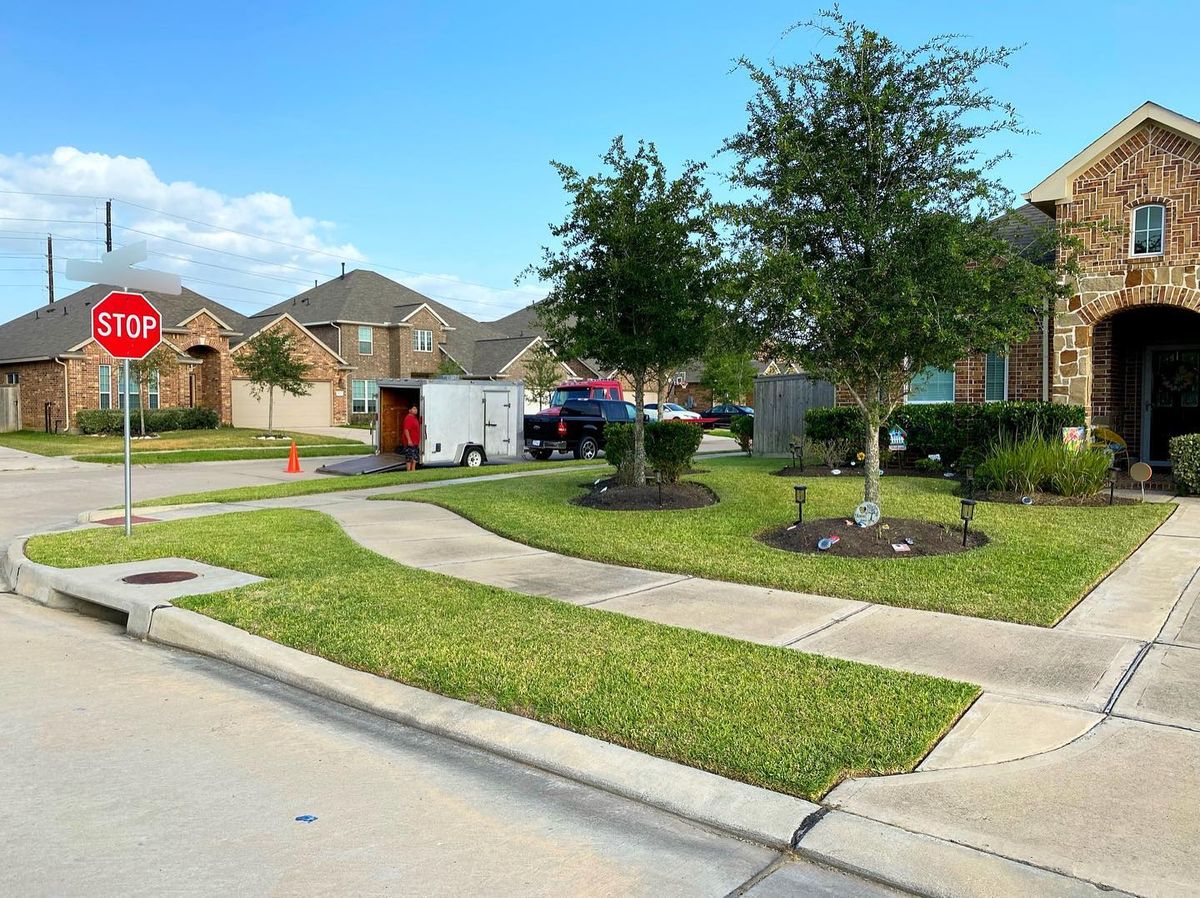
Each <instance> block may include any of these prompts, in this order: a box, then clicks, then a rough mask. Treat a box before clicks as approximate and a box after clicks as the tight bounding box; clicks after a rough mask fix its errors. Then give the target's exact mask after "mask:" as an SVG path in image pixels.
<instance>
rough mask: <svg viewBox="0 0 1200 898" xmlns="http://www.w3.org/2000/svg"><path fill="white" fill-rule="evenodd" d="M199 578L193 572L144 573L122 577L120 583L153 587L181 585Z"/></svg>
mask: <svg viewBox="0 0 1200 898" xmlns="http://www.w3.org/2000/svg"><path fill="white" fill-rule="evenodd" d="M199 576H200V575H199V574H197V573H195V572H194V571H146V572H145V573H142V574H130V575H129V576H128V577H122V578H121V582H122V583H131V584H133V585H134V586H153V585H155V584H159V583H182V582H183V581H185V580H195V579H196V578H197V577H199Z"/></svg>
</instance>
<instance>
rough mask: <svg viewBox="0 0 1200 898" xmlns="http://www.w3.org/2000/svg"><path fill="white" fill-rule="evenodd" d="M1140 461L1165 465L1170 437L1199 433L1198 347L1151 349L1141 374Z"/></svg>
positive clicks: (1199, 361)
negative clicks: (1142, 386)
mask: <svg viewBox="0 0 1200 898" xmlns="http://www.w3.org/2000/svg"><path fill="white" fill-rule="evenodd" d="M1143 381H1144V390H1143V393H1144V395H1143V406H1142V407H1143V409H1144V416H1143V418H1142V458H1143V459H1145V460H1146V461H1148V462H1150V463H1151V464H1167V463H1169V461H1170V458H1171V451H1170V441H1171V437H1174V436H1179V435H1180V434H1184V433H1200V347H1197V346H1173V347H1150V348H1148V349H1147V350H1146V370H1145V372H1144V375H1143Z"/></svg>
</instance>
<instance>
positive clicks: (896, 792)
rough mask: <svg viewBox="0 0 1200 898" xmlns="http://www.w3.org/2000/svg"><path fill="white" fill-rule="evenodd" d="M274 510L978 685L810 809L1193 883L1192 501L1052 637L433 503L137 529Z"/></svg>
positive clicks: (1197, 876)
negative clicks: (956, 709)
mask: <svg viewBox="0 0 1200 898" xmlns="http://www.w3.org/2000/svg"><path fill="white" fill-rule="evenodd" d="M509 476H513V475H509ZM436 487H437V485H436V484H414V485H413V486H412V487H411V489H429V488H436ZM408 490H409V488H407V487H402V488H400V489H399V490H398V489H397V488H395V487H389V488H385V489H381V490H374V491H364V492H365V493H374V492H387V493H394V492H407V491H408ZM281 506H288V507H298V508H310V509H315V510H318V511H322V512H325V513H327V514H329V515H330V516H332V517H333V518H334V519H335V520H337V521H338V522H339V523H340V524H341V525H342V526H343V527H344V528H345V530H346V532H347V533H348V534H349V535H350V536H351V537H352V538H354V539H355V540H356V541H358V542H359V543H361V544H362V545H363V546H365V547H366V548H369V549H372V550H373V551H376V552H379V553H380V554H382V555H385V556H387V557H389V558H392V559H394V560H396V561H398V562H400V563H402V564H406V565H410V566H413V567H420V568H424V569H427V570H432V571H438V572H441V573H445V574H448V575H451V576H455V577H460V578H463V579H467V580H473V581H476V582H480V583H487V584H491V585H495V586H500V587H504V588H507V589H512V590H515V591H518V592H524V593H529V594H533V595H541V596H547V597H550V598H555V599H559V600H561V601H566V602H571V603H574V604H579V605H587V606H590V607H594V608H597V609H601V610H608V611H614V612H618V613H622V614H629V615H633V616H637V617H643V618H647V619H651V620H655V621H659V622H661V623H667V624H672V625H675V626H682V627H689V628H692V629H701V630H706V631H709V632H713V633H719V634H722V635H727V636H731V637H735V638H739V639H747V640H751V641H756V642H762V643H768V644H774V645H780V646H785V647H789V648H795V649H798V650H802V651H807V652H814V653H817V654H824V655H830V656H835V657H839V658H846V659H849V660H855V661H864V662H868V663H874V664H879V665H881V666H884V667H890V668H896V669H902V670H909V671H915V672H919V673H927V674H934V675H939V676H945V677H951V678H954V679H959V680H965V681H968V682H974V683H978V684H980V685H982V686H983V688H984V690H985V693H984V695H983V697H981V699H980V700H979V701H978V702H977V703H976V704H975V706H973V708H972V709H971V710H970V711H969V712H968V713H967V714H966V715H965V716H964V717H963V719H962V720H961V721H960V722H959V724H958V726H956V727H955V729H954V730H953V731H952V732H951V733H950V734H949V735H948V736H947V737H946V739H944V740H943V741H942V743H941V744H940V745H939V746H938V747H937V748H936V749H935V750H934V752H933V753H931V754H930V756H929V757H928V758H927V759H926V761H925V762H924V764H923V765H922V766H921V768H920V770H919V771H918V772H917V773H914V774H909V775H903V776H894V777H881V778H874V779H863V780H853V781H850V782H848V783H845V784H843V785H842V786H840V787H839V788H838V789H836V790H834V792H832V793H831V794H830V796H829V797H828V799H827V802H828V803H831V804H833V805H835V806H838V807H840V808H843V809H845V810H849V811H851V812H853V813H855V814H859V815H862V816H864V817H867V818H870V819H873V820H879V821H883V822H887V823H891V824H894V825H898V826H901V827H905V828H908V829H912V830H914V831H918V832H926V833H930V834H933V835H937V836H940V837H942V838H945V839H950V840H952V841H956V842H960V843H963V844H966V845H971V846H973V847H977V848H981V849H983V850H986V851H991V852H995V853H999V854H1002V855H1004V856H1007V857H1012V858H1015V859H1018V860H1021V861H1025V862H1028V863H1032V864H1036V865H1038V866H1042V867H1046V868H1049V869H1053V870H1057V871H1059V872H1063V873H1067V874H1069V875H1072V876H1075V877H1079V878H1081V879H1084V880H1089V881H1095V882H1098V883H1102V884H1103V885H1105V886H1111V887H1116V888H1121V889H1127V890H1129V891H1131V892H1134V893H1137V894H1147V895H1174V894H1181V895H1182V894H1194V892H1195V890H1196V888H1197V885H1198V884H1200V854H1198V853H1197V852H1195V850H1194V846H1195V845H1196V844H1197V843H1198V842H1200V814H1197V813H1196V812H1195V811H1194V808H1195V807H1196V806H1197V803H1198V801H1200V688H1198V687H1200V611H1198V610H1197V607H1198V603H1197V601H1196V600H1197V598H1198V597H1200V577H1198V576H1197V573H1198V571H1200V502H1197V501H1195V500H1182V501H1181V505H1180V509H1179V510H1178V511H1177V512H1176V513H1175V514H1174V515H1173V516H1172V517H1171V518H1170V519H1169V520H1168V521H1167V522H1166V523H1165V524H1164V525H1163V526H1162V527H1161V528H1160V529H1159V531H1157V532H1156V533H1155V534H1154V535H1153V536H1152V537H1151V538H1150V539H1149V540H1147V542H1146V543H1145V544H1144V545H1143V546H1142V547H1141V548H1140V549H1139V550H1138V551H1137V552H1136V553H1134V555H1133V556H1132V557H1131V558H1130V559H1129V560H1128V561H1127V562H1126V563H1125V564H1124V565H1123V566H1122V567H1121V568H1119V569H1118V571H1117V572H1115V573H1114V574H1113V575H1112V576H1111V577H1110V578H1108V580H1106V581H1105V582H1104V583H1103V584H1101V586H1100V587H1099V588H1098V589H1097V590H1095V591H1094V592H1093V593H1092V594H1091V595H1090V596H1089V597H1088V598H1087V599H1085V601H1084V602H1082V603H1081V604H1080V605H1079V606H1078V607H1077V608H1076V610H1075V611H1073V612H1072V613H1071V614H1070V615H1068V617H1067V618H1066V619H1064V621H1063V622H1062V623H1061V624H1060V625H1059V626H1058V627H1056V628H1053V629H1045V628H1040V627H1032V626H1025V625H1021V624H1011V623H1004V622H999V621H990V620H982V619H978V618H968V617H960V616H956V615H949V614H941V613H937V612H929V611H917V610H911V609H904V608H893V607H888V606H879V605H870V604H867V603H864V602H855V601H847V600H843V599H833V598H828V597H824V596H816V595H809V594H804V593H791V592H785V591H781V590H771V589H766V588H762V587H753V586H744V585H738V584H731V583H724V582H718V581H712V580H706V579H702V578H695V577H686V576H680V575H677V574H664V573H658V572H654V571H646V570H641V569H636V568H624V567H619V566H615V565H608V564H601V563H598V562H592V561H584V560H581V559H577V558H571V557H567V556H563V555H558V554H555V553H552V552H547V551H543V550H540V549H535V548H532V547H530V546H526V545H524V544H521V543H517V542H513V541H511V540H508V539H504V538H502V537H499V536H497V535H495V534H493V533H491V532H489V531H487V530H484V529H483V528H480V527H478V526H477V525H475V524H472V523H471V522H469V521H466V520H465V519H463V518H461V517H459V516H458V515H456V514H454V513H453V512H450V511H447V510H445V509H442V508H440V507H437V506H434V505H428V504H424V503H403V504H400V503H394V502H371V501H367V498H366V496H365V495H364V494H363V493H335V494H327V495H323V496H309V497H298V498H295V499H287V500H266V501H261V502H249V503H242V504H238V505H223V506H199V507H194V508H177V509H167V510H164V511H163V513H161V514H156V515H155V517H156V518H160V519H167V518H175V517H185V516H191V515H196V514H212V513H221V512H225V511H230V510H237V509H244V510H250V509H255V508H270V507H281ZM1064 746H1065V747H1064Z"/></svg>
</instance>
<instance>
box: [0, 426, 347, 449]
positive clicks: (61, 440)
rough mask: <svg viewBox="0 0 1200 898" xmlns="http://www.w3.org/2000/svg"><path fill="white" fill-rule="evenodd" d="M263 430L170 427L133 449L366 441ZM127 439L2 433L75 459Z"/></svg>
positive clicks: (25, 445) (5, 442)
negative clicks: (271, 436) (266, 435)
mask: <svg viewBox="0 0 1200 898" xmlns="http://www.w3.org/2000/svg"><path fill="white" fill-rule="evenodd" d="M133 427H134V436H135V437H136V436H137V421H136V419H134V422H133ZM262 433H263V432H262V431H261V430H258V429H256V428H247V427H215V428H211V429H197V430H168V431H164V432H162V433H160V434H157V435H155V436H154V437H152V438H146V439H141V438H136V439H134V440H133V442H132V444H131V446H130V449H131V450H132V452H133V453H134V454H135V455H140V454H142V453H152V452H155V453H157V452H184V451H189V452H194V451H199V450H208V449H277V448H279V447H280V446H283V448H284V449H287V448H289V447H290V446H291V443H292V440H295V441H296V445H297V446H315V445H318V444H319V445H323V446H330V445H342V446H348V447H352V446H362V445H364V444H363V443H362V441H360V440H355V439H347V438H346V437H334V436H326V435H324V434H316V433H299V432H293V431H279V438H278V439H277V440H263V439H259V438H260V437H261V436H262ZM123 444H124V441H123V438H122V437H121V436H120V435H119V434H117V435H111V434H106V435H87V434H80V433H43V432H41V431H37V430H16V431H12V432H10V433H0V446H2V447H4V448H6V449H15V450H16V451H18V452H32V453H33V454H35V455H45V456H49V457H58V456H63V455H69V456H72V457H75V458H80V457H82V456H92V455H110V456H112V455H121V454H122V452H123Z"/></svg>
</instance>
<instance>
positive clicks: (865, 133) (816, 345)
mask: <svg viewBox="0 0 1200 898" xmlns="http://www.w3.org/2000/svg"><path fill="white" fill-rule="evenodd" d="M808 27H810V28H813V29H815V30H816V31H818V32H820V33H822V34H823V35H825V36H826V37H827V38H829V39H831V40H832V41H833V42H834V48H833V49H832V51H831V52H829V53H825V54H815V55H814V56H813V57H812V58H811V59H810V60H809V61H807V62H805V63H801V64H778V63H772V64H771V65H770V66H769V67H766V68H763V67H760V66H758V65H755V64H754V63H752V62H750V61H749V60H746V59H742V60H740V66H741V68H742V69H744V70H745V71H746V72H748V73H749V76H750V78H751V79H752V81H753V82H754V85H755V87H756V93H755V95H754V96H753V98H752V99H751V101H750V102H749V104H748V105H747V112H748V120H747V123H746V127H745V129H744V130H743V131H742V132H740V133H738V134H735V135H734V136H732V137H730V138H729V139H728V140H727V141H726V142H725V148H726V150H727V151H729V152H730V153H732V154H733V156H734V164H733V168H732V172H731V180H732V183H733V185H734V186H735V187H737V188H740V189H741V190H742V191H744V194H745V199H744V201H742V202H740V203H737V204H731V205H729V206H728V207H726V211H727V213H728V219H729V222H730V225H731V230H732V235H733V242H734V245H735V247H736V250H737V255H738V260H739V263H740V273H741V276H742V281H741V282H742V285H743V290H742V291H741V293H740V295H741V296H742V299H741V301H740V302H739V303H737V304H736V306H735V307H734V309H733V310H732V312H733V314H736V315H738V316H741V317H742V319H743V320H744V321H745V322H746V323H748V324H750V325H751V326H752V327H754V328H755V329H756V330H757V332H758V334H759V336H760V339H761V340H762V341H763V342H764V344H768V345H769V347H770V351H771V352H772V354H773V355H775V356H776V357H783V358H787V359H789V360H791V361H795V362H797V363H799V364H800V365H801V366H802V367H803V368H804V370H805V371H807V372H808V373H810V374H812V375H815V376H817V377H821V378H825V379H828V380H830V381H833V382H834V383H836V384H841V385H844V386H845V387H846V388H847V389H848V390H849V392H850V393H851V395H853V397H854V400H855V402H856V403H857V405H858V407H859V408H860V409H861V411H862V413H863V417H864V424H865V429H864V439H865V441H866V444H867V446H866V454H867V463H866V469H867V475H868V476H867V477H866V486H865V496H866V498H867V499H870V500H872V501H878V500H879V476H878V449H879V446H878V433H879V427H880V425H881V424H882V423H883V422H884V421H885V420H886V419H887V416H888V415H889V414H890V413H891V412H892V410H893V409H894V408H895V406H896V404H897V403H899V402H900V401H902V399H903V397H904V395H905V392H906V390H907V386H908V383H909V382H910V380H911V379H912V378H913V376H914V375H915V374H917V373H919V372H921V371H922V370H924V369H926V368H928V367H937V368H946V367H950V366H952V365H953V364H954V362H955V361H956V360H958V359H961V358H963V357H965V356H967V355H968V354H970V353H973V352H984V351H995V352H1003V351H1005V348H1006V347H1007V346H1009V345H1011V344H1013V343H1016V342H1020V341H1022V340H1024V339H1025V338H1026V337H1027V336H1028V335H1029V333H1030V332H1031V330H1032V329H1033V327H1034V326H1035V324H1036V321H1037V316H1038V313H1039V311H1040V310H1041V309H1042V308H1043V307H1044V304H1045V303H1046V301H1047V298H1048V297H1050V296H1052V295H1053V294H1054V293H1055V292H1056V290H1057V289H1058V288H1057V287H1056V282H1055V273H1054V272H1053V271H1052V270H1049V269H1047V268H1045V267H1040V266H1039V265H1037V264H1035V263H1034V262H1032V261H1030V260H1029V259H1027V258H1026V257H1025V256H1023V255H1022V254H1021V252H1020V251H1019V250H1018V249H1016V248H1014V247H1013V246H1012V245H1011V244H1010V243H1009V242H1008V241H1006V240H1005V239H1004V238H1003V236H1002V233H1001V229H1000V228H999V227H998V226H997V223H996V219H997V217H998V216H1000V215H1001V214H1002V213H1004V211H1005V210H1006V209H1007V208H1008V206H1009V204H1010V199H1011V197H1010V195H1009V193H1008V192H1007V191H1006V190H1005V189H1004V188H1003V187H1002V186H1001V185H1000V183H999V182H998V181H997V180H996V179H995V178H994V177H993V176H992V174H991V172H992V168H993V166H994V164H995V162H996V161H997V160H998V158H1001V157H987V156H985V155H984V153H983V149H982V145H983V144H984V143H985V142H986V140H987V138H989V137H991V136H993V135H997V134H1002V133H1013V132H1018V131H1019V130H1020V125H1019V123H1018V119H1017V116H1016V113H1015V111H1014V109H1013V108H1012V106H1010V105H1009V104H1007V103H1004V102H1001V101H1000V100H997V99H996V98H994V97H993V96H992V95H991V94H990V93H989V92H988V91H987V90H986V89H984V88H983V87H982V86H981V85H980V83H979V73H980V71H981V70H982V69H984V68H986V67H989V66H1004V65H1006V64H1007V62H1008V60H1009V58H1010V56H1011V55H1012V53H1013V50H1012V49H1011V48H1005V47H1001V48H997V49H987V48H983V49H962V48H960V47H959V46H957V44H956V41H955V39H954V38H952V37H948V36H941V37H934V38H932V39H930V40H928V41H926V42H924V43H922V44H920V45H918V46H916V47H912V48H905V47H902V46H900V45H898V44H896V43H894V42H893V41H891V40H889V39H888V38H886V37H884V36H882V35H880V34H877V33H876V32H874V31H871V30H870V29H868V28H866V27H864V26H863V25H860V24H858V23H855V22H852V21H849V20H847V19H845V18H844V17H843V16H842V15H841V14H840V13H839V12H837V11H836V10H835V11H833V12H828V13H823V14H822V16H821V18H820V19H819V20H818V21H817V22H815V23H808Z"/></svg>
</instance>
